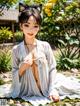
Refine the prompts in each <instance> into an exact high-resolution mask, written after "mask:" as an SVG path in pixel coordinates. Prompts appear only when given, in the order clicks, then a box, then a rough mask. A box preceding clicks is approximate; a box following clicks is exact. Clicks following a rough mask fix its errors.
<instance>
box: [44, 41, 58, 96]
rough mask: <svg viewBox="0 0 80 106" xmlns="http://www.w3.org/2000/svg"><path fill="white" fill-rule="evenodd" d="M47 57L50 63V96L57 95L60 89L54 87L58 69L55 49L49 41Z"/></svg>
mask: <svg viewBox="0 0 80 106" xmlns="http://www.w3.org/2000/svg"><path fill="white" fill-rule="evenodd" d="M45 51H46V58H47V61H48V65H49V91H48V93H49V96H50V95H56V96H58V91H57V90H56V88H55V87H54V81H55V78H56V74H57V70H56V60H55V57H54V55H53V51H52V49H51V46H50V44H49V43H46V50H45Z"/></svg>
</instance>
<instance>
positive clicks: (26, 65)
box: [19, 53, 33, 76]
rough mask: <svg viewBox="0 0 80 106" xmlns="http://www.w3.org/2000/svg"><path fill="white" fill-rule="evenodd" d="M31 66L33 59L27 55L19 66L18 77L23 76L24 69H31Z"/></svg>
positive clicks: (30, 55)
mask: <svg viewBox="0 0 80 106" xmlns="http://www.w3.org/2000/svg"><path fill="white" fill-rule="evenodd" d="M32 64H33V57H32V54H31V53H29V55H27V56H26V57H25V58H24V61H23V62H22V64H21V65H20V68H19V75H20V76H22V75H23V74H24V72H25V71H26V69H28V68H29V67H31V66H32Z"/></svg>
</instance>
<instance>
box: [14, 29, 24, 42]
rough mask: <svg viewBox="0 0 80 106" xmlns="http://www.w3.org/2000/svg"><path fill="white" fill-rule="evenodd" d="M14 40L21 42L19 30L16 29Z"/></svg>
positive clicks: (21, 37) (21, 36) (21, 35)
mask: <svg viewBox="0 0 80 106" xmlns="http://www.w3.org/2000/svg"><path fill="white" fill-rule="evenodd" d="M14 36H15V40H16V42H21V41H22V40H23V33H22V32H21V31H17V32H15V34H14Z"/></svg>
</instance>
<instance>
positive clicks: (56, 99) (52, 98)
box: [49, 95, 60, 102]
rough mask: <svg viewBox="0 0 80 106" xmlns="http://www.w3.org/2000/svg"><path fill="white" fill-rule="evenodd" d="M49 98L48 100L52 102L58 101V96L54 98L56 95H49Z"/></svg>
mask: <svg viewBox="0 0 80 106" xmlns="http://www.w3.org/2000/svg"><path fill="white" fill-rule="evenodd" d="M49 98H50V100H52V101H54V102H58V101H60V98H59V96H56V95H50V96H49Z"/></svg>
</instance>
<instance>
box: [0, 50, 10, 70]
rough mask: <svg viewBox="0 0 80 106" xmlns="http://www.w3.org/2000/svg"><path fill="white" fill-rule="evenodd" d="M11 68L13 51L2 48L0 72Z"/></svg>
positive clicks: (0, 51) (0, 52)
mask: <svg viewBox="0 0 80 106" xmlns="http://www.w3.org/2000/svg"><path fill="white" fill-rule="evenodd" d="M10 70H11V51H10V50H7V49H4V50H0V72H6V71H10Z"/></svg>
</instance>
